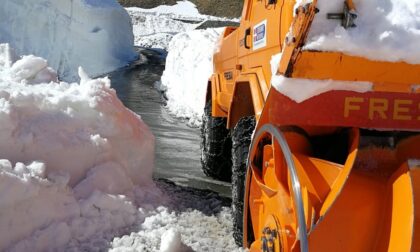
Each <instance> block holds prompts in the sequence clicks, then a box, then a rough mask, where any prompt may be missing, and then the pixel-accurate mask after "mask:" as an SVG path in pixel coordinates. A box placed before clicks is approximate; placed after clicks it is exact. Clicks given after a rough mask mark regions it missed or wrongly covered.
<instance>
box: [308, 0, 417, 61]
mask: <svg viewBox="0 0 420 252" xmlns="http://www.w3.org/2000/svg"><path fill="white" fill-rule="evenodd" d="M301 1H302V0H301ZM343 2H344V1H342V0H334V1H331V0H318V8H319V10H320V12H319V13H318V14H317V15H316V16H315V19H314V21H313V24H312V27H311V30H310V33H309V36H308V39H307V43H306V45H305V47H304V49H306V50H320V51H339V52H344V53H346V54H349V55H354V56H361V57H367V58H369V59H373V60H380V61H391V62H396V61H405V62H408V63H412V64H420V47H419V46H418V44H419V43H418V41H420V16H419V14H418V13H419V11H420V0H388V1H383V0H368V1H367V0H353V2H354V4H355V6H356V11H357V13H358V18H357V19H356V21H355V23H356V25H357V27H356V28H350V29H347V30H346V29H344V28H343V27H342V26H341V24H340V21H339V20H328V19H327V18H326V16H327V13H341V12H342V11H343V7H344V5H343Z"/></svg>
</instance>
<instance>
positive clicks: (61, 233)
mask: <svg viewBox="0 0 420 252" xmlns="http://www.w3.org/2000/svg"><path fill="white" fill-rule="evenodd" d="M11 55H12V53H11V50H10V47H9V46H8V45H4V44H2V45H0V121H1V124H0V159H1V160H0V233H1V234H2V235H1V236H0V250H2V251H3V250H6V249H9V250H11V251H29V250H30V251H45V250H47V249H48V250H59V249H60V248H62V247H63V246H65V245H66V244H68V243H69V242H71V241H76V242H79V241H83V240H86V239H89V237H91V236H92V235H96V234H98V233H102V232H107V231H110V230H116V229H119V228H122V227H126V226H128V225H131V224H133V223H134V222H135V220H136V217H137V209H136V206H135V204H134V203H133V199H132V197H133V195H134V191H135V190H138V189H136V188H138V186H143V187H144V186H146V187H147V186H149V185H151V184H152V180H151V177H152V169H153V162H154V160H153V156H154V138H153V136H152V134H151V133H150V131H149V129H148V128H147V126H146V125H145V124H144V123H143V122H142V121H141V119H140V118H139V117H138V116H137V115H136V114H134V113H133V112H131V111H129V110H128V109H126V108H125V107H124V106H123V104H122V103H121V102H120V101H119V100H118V98H117V96H116V94H115V91H114V90H112V89H111V88H110V81H109V80H108V79H107V78H103V79H96V80H92V79H89V78H88V77H87V75H86V73H84V72H83V70H81V69H80V70H79V73H80V76H81V82H80V84H78V83H71V84H70V83H65V82H61V83H58V82H57V75H56V74H55V72H54V71H53V70H52V69H51V68H49V67H48V66H47V62H46V60H44V59H42V58H38V57H35V56H26V57H23V58H22V59H21V60H19V61H17V62H13V61H12V60H11V59H12V58H13V57H12V56H11Z"/></svg>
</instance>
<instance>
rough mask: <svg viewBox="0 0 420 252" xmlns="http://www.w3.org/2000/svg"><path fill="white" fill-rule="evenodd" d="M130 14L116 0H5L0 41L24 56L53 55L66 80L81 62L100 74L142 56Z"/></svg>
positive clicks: (73, 76)
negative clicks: (134, 44)
mask: <svg viewBox="0 0 420 252" xmlns="http://www.w3.org/2000/svg"><path fill="white" fill-rule="evenodd" d="M133 41H134V36H133V32H132V26H131V23H130V17H129V15H128V14H127V12H126V11H125V9H124V8H123V7H122V6H120V5H119V4H118V3H117V2H116V1H115V0H101V1H98V0H74V1H68V0H25V1H16V0H3V1H2V3H1V5H0V43H9V44H10V45H11V46H12V47H14V48H15V49H16V52H17V53H18V54H19V55H24V54H34V55H37V56H41V57H44V58H45V59H47V60H48V62H49V64H50V66H52V67H53V68H54V69H57V71H58V74H59V76H60V78H61V79H62V80H66V81H75V80H76V79H77V77H78V76H77V68H78V67H79V66H82V67H83V68H84V69H85V71H86V72H87V73H88V74H89V75H90V76H98V75H101V74H104V73H108V72H111V71H113V70H115V69H117V68H120V67H123V66H125V65H127V64H128V63H129V62H130V61H132V60H134V59H135V58H136V57H137V55H136V54H135V52H134V50H133V43H134V42H133Z"/></svg>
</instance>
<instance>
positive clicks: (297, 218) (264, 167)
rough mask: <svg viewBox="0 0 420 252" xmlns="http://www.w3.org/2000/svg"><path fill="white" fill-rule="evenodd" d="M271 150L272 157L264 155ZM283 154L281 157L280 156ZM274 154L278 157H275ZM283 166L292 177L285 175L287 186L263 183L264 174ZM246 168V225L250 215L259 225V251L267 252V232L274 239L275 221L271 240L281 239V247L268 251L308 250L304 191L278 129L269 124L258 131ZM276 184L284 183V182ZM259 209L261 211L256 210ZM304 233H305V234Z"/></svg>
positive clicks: (245, 235) (285, 143)
mask: <svg viewBox="0 0 420 252" xmlns="http://www.w3.org/2000/svg"><path fill="white" fill-rule="evenodd" d="M270 142H271V143H270ZM264 143H266V144H264ZM267 143H268V144H267ZM269 148H271V151H272V153H273V154H272V158H271V159H270V155H269V154H268V158H266V155H265V153H266V152H265V149H267V153H270V150H269ZM263 149H264V150H263ZM280 152H281V153H282V155H277V154H278V153H280ZM261 153H262V155H261ZM275 153H277V154H276V155H274V154H275ZM279 157H280V158H279ZM279 159H281V160H279ZM280 164H283V166H282V167H283V168H284V169H283V170H284V171H287V173H288V174H289V176H287V175H286V176H287V181H286V183H287V186H283V187H281V186H280V187H277V188H276V185H272V186H270V185H269V184H268V185H267V184H266V183H264V181H263V173H264V172H265V171H266V172H267V171H268V167H270V165H271V166H272V167H274V166H278V165H280ZM247 167H248V172H247V181H246V183H247V185H249V187H247V191H246V195H245V200H244V202H245V208H244V209H246V211H245V215H244V223H247V220H248V219H249V218H248V215H249V214H250V215H251V218H252V217H253V223H254V222H257V223H258V225H257V226H258V227H257V229H259V230H257V231H258V232H256V230H255V227H254V234H255V239H256V243H255V244H257V245H256V246H258V245H260V248H259V249H261V250H263V251H264V249H265V247H264V246H265V245H264V242H265V241H264V239H266V240H267V238H266V237H267V232H265V231H267V229H270V230H271V231H270V235H271V236H272V233H273V230H272V228H271V227H272V226H273V225H272V223H274V222H276V223H278V228H279V230H275V234H276V237H275V239H272V240H276V239H277V240H279V241H280V245H277V247H276V248H274V249H270V250H266V251H282V250H283V248H290V249H293V248H296V246H299V247H300V251H305V252H306V251H308V237H307V232H306V230H307V226H306V219H305V210H304V209H305V208H304V203H303V196H302V189H301V185H300V182H299V178H298V174H297V171H296V168H295V164H294V161H293V156H292V153H291V151H290V148H289V145H288V144H287V141H286V138H285V136H284V134H283V133H282V132H281V131H280V130H279V129H278V128H277V127H275V126H273V125H271V124H267V125H264V126H263V127H261V128H260V129H259V130H258V131H257V132H256V134H255V136H254V138H253V142H252V143H251V147H250V152H249V156H248V164H247ZM287 173H286V174H287ZM267 176H270V175H267ZM274 177H275V178H274ZM270 178H272V179H274V180H275V179H278V176H276V175H273V174H271V176H270ZM275 182H276V183H277V184H281V181H275ZM283 183H284V181H283ZM249 207H251V208H252V209H250V208H249ZM256 208H258V209H259V210H256ZM261 209H262V210H261ZM249 212H251V213H249ZM255 213H256V214H255ZM256 216H258V220H256V218H257V217H256ZM276 216H277V217H276ZM267 223H269V224H267ZM270 223H271V224H270ZM302 230H304V231H303V232H302ZM244 231H245V230H244ZM246 233H247V231H245V232H244V240H245V241H246V240H247V234H246ZM293 240H294V242H293ZM255 244H254V245H255ZM273 244H274V243H273ZM280 246H281V247H280ZM282 247H283V248H282Z"/></svg>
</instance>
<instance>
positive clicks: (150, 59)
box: [110, 50, 231, 197]
mask: <svg viewBox="0 0 420 252" xmlns="http://www.w3.org/2000/svg"><path fill="white" fill-rule="evenodd" d="M141 53H142V55H143V56H142V58H143V59H141V60H139V61H137V62H136V63H134V64H133V65H132V66H130V67H129V68H126V69H122V70H119V71H117V72H114V73H112V74H111V75H110V78H111V81H112V87H113V88H114V89H115V90H116V91H117V94H118V97H119V98H120V99H121V101H122V102H123V103H124V105H125V106H126V107H128V108H129V109H131V110H132V111H134V112H136V113H137V114H139V115H141V117H142V119H143V121H144V122H145V123H146V124H147V125H149V127H150V129H151V131H152V132H153V134H154V135H155V137H156V166H155V172H154V177H155V178H157V179H168V180H171V181H172V182H174V183H176V184H177V185H181V186H186V187H192V188H197V189H208V190H211V191H214V192H217V193H219V194H220V195H221V196H225V197H230V194H231V192H230V183H225V182H220V181H215V180H213V179H210V178H208V177H207V176H205V175H204V173H203V172H202V170H201V163H200V154H201V152H200V129H197V128H191V127H188V126H187V125H186V123H185V122H183V121H182V120H180V119H177V118H174V117H172V116H171V115H170V114H169V113H168V111H167V110H166V109H165V107H164V106H165V100H164V99H163V96H162V94H161V93H160V92H159V91H158V90H157V89H156V88H155V87H154V84H155V82H156V81H159V80H160V77H161V75H162V72H163V70H164V68H165V67H164V62H165V59H164V55H161V54H160V53H158V52H154V51H150V50H141Z"/></svg>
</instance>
